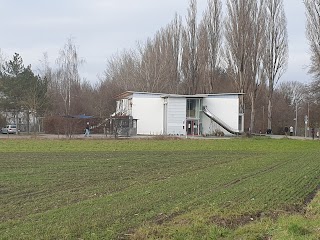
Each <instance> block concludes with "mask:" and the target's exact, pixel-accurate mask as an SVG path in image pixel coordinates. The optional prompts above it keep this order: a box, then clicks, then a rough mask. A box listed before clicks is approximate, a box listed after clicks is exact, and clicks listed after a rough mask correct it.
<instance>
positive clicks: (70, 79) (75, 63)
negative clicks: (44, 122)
mask: <svg viewBox="0 0 320 240" xmlns="http://www.w3.org/2000/svg"><path fill="white" fill-rule="evenodd" d="M82 63H83V60H81V59H80V58H79V56H78V52H77V48H76V46H75V45H74V43H73V41H72V39H71V38H69V39H68V42H67V43H66V44H65V45H64V48H63V49H61V50H60V55H59V57H58V59H57V64H58V70H57V77H58V79H57V80H58V83H59V85H58V87H59V93H60V95H61V97H62V99H63V102H64V105H65V114H66V115H69V114H71V112H72V109H71V99H72V97H73V96H72V88H73V87H74V86H77V85H78V86H79V85H80V76H79V70H78V68H79V65H81V64H82Z"/></svg>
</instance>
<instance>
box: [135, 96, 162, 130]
mask: <svg viewBox="0 0 320 240" xmlns="http://www.w3.org/2000/svg"><path fill="white" fill-rule="evenodd" d="M163 103H164V102H163V98H161V97H160V95H152V94H139V93H134V94H133V97H132V117H133V118H134V119H138V121H137V134H147V135H160V134H163Z"/></svg>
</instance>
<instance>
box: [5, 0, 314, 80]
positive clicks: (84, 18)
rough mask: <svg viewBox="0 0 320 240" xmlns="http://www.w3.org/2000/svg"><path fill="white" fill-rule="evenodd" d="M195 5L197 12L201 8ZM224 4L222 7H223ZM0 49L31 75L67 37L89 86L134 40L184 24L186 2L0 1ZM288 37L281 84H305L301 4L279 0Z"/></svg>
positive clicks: (202, 5)
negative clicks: (27, 67) (30, 70)
mask: <svg viewBox="0 0 320 240" xmlns="http://www.w3.org/2000/svg"><path fill="white" fill-rule="evenodd" d="M206 2H207V1H206V0H198V12H199V14H201V13H202V12H203V10H204V9H205V7H206ZM225 2H226V1H225V0H223V3H224V4H225ZM0 3H1V4H0V6H1V14H0V23H1V25H0V26H1V37H0V49H1V52H2V54H3V55H5V56H6V57H7V59H8V58H9V59H11V58H12V55H13V54H14V53H15V52H17V53H19V54H20V55H21V56H22V58H23V60H24V63H25V65H29V64H31V65H32V68H33V69H34V70H36V69H37V68H38V67H39V65H40V60H41V59H43V53H45V52H47V53H48V56H49V61H50V64H51V65H52V66H53V65H54V64H55V60H56V59H57V57H58V54H59V50H60V49H61V48H63V46H64V44H65V43H66V42H67V39H68V38H70V37H71V38H73V40H74V43H75V45H76V46H77V48H78V53H79V55H80V57H81V58H83V59H84V60H85V61H86V63H85V64H84V65H83V66H82V67H81V76H82V77H84V78H86V79H87V80H88V81H90V82H91V83H96V82H97V81H98V77H97V76H98V75H100V76H102V75H103V72H104V70H105V69H106V63H107V59H109V58H110V57H111V56H112V55H114V54H116V53H118V52H121V51H123V50H124V49H136V44H137V42H138V41H140V42H144V41H145V40H146V39H147V38H148V37H151V38H152V37H153V36H154V34H155V33H156V31H157V30H159V29H160V28H161V27H164V26H166V25H167V24H168V23H169V22H171V20H172V19H173V17H174V14H175V13H178V14H179V15H180V16H182V18H183V20H184V19H185V16H186V12H187V8H188V5H189V0H90V1H89V0H52V1H50V0H47V1H45V0H44V1H43V0H28V1H25V0H0ZM284 3H285V11H286V16H287V22H288V33H289V65H288V69H287V72H286V73H285V75H284V76H283V77H282V79H283V80H284V81H301V82H305V83H308V82H309V81H310V79H311V77H310V76H309V75H307V68H306V66H307V65H308V64H309V56H308V53H309V47H308V44H307V40H306V37H305V11H304V5H303V1H302V0H284Z"/></svg>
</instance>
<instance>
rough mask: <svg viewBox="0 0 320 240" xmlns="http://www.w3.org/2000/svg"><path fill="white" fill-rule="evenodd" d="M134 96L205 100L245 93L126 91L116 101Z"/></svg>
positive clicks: (116, 97)
mask: <svg viewBox="0 0 320 240" xmlns="http://www.w3.org/2000/svg"><path fill="white" fill-rule="evenodd" d="M133 94H141V95H143V94H146V95H158V96H160V97H162V98H167V97H176V98H179V97H184V98H205V97H210V96H226V95H244V94H245V93H207V94H194V95H187V94H171V93H151V92H135V91H126V92H123V93H121V94H119V95H117V96H115V97H114V98H115V99H123V98H128V97H129V96H131V95H133Z"/></svg>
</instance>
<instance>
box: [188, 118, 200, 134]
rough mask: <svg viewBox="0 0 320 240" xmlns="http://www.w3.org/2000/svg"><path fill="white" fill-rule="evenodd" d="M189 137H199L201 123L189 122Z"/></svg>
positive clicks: (196, 121)
mask: <svg viewBox="0 0 320 240" xmlns="http://www.w3.org/2000/svg"><path fill="white" fill-rule="evenodd" d="M187 135H192V136H198V135H199V121H198V120H187Z"/></svg>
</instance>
